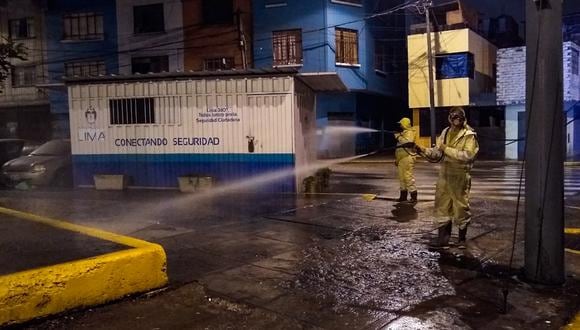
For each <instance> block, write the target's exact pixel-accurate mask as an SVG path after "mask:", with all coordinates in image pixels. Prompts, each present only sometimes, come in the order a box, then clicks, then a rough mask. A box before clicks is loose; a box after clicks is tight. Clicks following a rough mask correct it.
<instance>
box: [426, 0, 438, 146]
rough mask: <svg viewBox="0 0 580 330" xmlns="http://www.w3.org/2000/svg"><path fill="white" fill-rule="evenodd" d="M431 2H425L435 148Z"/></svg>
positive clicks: (430, 115)
mask: <svg viewBox="0 0 580 330" xmlns="http://www.w3.org/2000/svg"><path fill="white" fill-rule="evenodd" d="M431 5H432V3H431V1H430V0H425V1H424V2H423V9H424V10H425V22H426V24H427V70H428V71H429V119H430V125H431V146H435V143H436V141H435V134H436V132H435V129H436V128H435V86H434V83H433V80H434V79H433V51H432V49H431V11H430V8H431Z"/></svg>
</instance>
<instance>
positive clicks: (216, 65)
mask: <svg viewBox="0 0 580 330" xmlns="http://www.w3.org/2000/svg"><path fill="white" fill-rule="evenodd" d="M233 68H234V58H233V57H217V58H206V59H205V60H203V69H204V70H205V71H219V70H231V69H233Z"/></svg>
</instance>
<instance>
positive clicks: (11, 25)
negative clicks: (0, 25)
mask: <svg viewBox="0 0 580 330" xmlns="http://www.w3.org/2000/svg"><path fill="white" fill-rule="evenodd" d="M8 29H9V34H10V38H12V39H26V38H34V37H35V34H34V19H33V18H31V17H27V18H20V19H12V20H10V21H9V22H8Z"/></svg>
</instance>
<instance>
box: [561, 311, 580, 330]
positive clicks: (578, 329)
mask: <svg viewBox="0 0 580 330" xmlns="http://www.w3.org/2000/svg"><path fill="white" fill-rule="evenodd" d="M564 330H580V313H579V314H576V317H574V319H573V320H572V322H570V323H568V325H567V326H566V327H565V328H564Z"/></svg>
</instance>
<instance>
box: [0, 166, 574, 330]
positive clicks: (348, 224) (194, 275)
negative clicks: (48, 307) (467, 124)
mask: <svg viewBox="0 0 580 330" xmlns="http://www.w3.org/2000/svg"><path fill="white" fill-rule="evenodd" d="M437 170H438V168H437V165H432V164H429V163H418V164H417V171H416V173H417V183H418V186H419V203H417V205H411V204H404V203H396V202H394V201H392V200H386V199H382V198H377V199H375V200H372V201H367V200H365V199H363V198H362V196H363V194H376V195H378V196H382V197H396V196H398V190H399V187H398V181H397V178H396V168H395V166H394V165H393V164H392V163H388V162H369V163H365V162H358V163H349V164H338V165H335V166H333V167H332V171H333V174H332V176H331V185H330V187H329V189H328V191H327V192H326V193H324V194H318V195H309V196H304V195H298V196H295V195H291V194H267V195H265V194H264V195H260V194H247V193H243V192H237V193H229V194H221V195H215V196H214V195H201V196H200V195H195V194H194V195H184V194H180V193H178V192H175V191H142V190H139V191H135V190H129V191H125V192H98V191H93V190H87V189H85V190H72V191H71V190H42V191H0V203H1V204H2V205H3V206H5V207H11V208H15V209H20V210H25V211H28V212H33V213H37V214H41V215H44V216H49V217H56V218H60V219H68V220H69V221H71V222H76V223H79V224H82V225H87V226H92V227H97V228H100V229H105V230H109V231H113V232H116V233H119V234H124V235H129V236H133V237H137V238H142V239H145V240H148V241H151V242H154V243H158V244H161V245H162V246H163V247H164V249H165V251H166V253H167V260H168V274H169V280H170V285H169V286H168V287H167V288H166V289H163V290H160V291H156V292H153V293H149V294H145V295H138V296H134V297H128V298H126V299H124V300H121V301H119V302H116V303H112V304H108V305H105V306H100V307H95V308H92V309H85V310H80V311H76V312H70V313H67V314H63V315H59V316H56V317H52V318H49V319H43V320H39V321H34V322H32V323H29V324H27V325H25V327H27V328H31V329H71V328H74V329H77V328H83V329H132V328H140V329H141V328H145V329H233V328H235V329H238V328H252V329H301V328H303V329H313V328H314V329H316V328H321V329H424V328H430V329H496V328H498V329H499V328H505V329H559V328H560V327H562V326H564V325H566V324H567V323H568V322H569V321H570V319H571V318H572V317H573V316H574V315H575V314H576V313H577V312H578V310H579V307H580V298H579V297H580V281H579V279H580V255H579V254H576V253H573V252H567V254H566V266H567V274H568V276H567V282H566V284H565V285H564V286H562V287H557V288H546V287H537V286H532V285H530V284H529V283H526V282H523V281H521V280H520V279H519V278H518V277H517V275H518V270H519V269H520V268H521V267H522V265H523V219H522V217H523V210H522V213H521V216H520V221H521V222H520V226H519V229H518V232H517V235H516V241H515V248H516V250H515V252H516V253H515V258H514V263H513V265H512V267H513V268H512V269H508V267H507V266H508V264H509V259H510V258H509V257H510V252H511V247H512V238H513V228H514V218H515V209H516V202H515V200H516V199H517V193H518V184H519V170H518V168H517V165H515V166H514V165H508V164H502V163H499V162H490V163H486V162H479V163H478V164H477V165H476V167H475V168H474V171H473V184H472V186H473V188H472V208H473V213H474V218H473V224H472V226H471V227H470V229H469V233H468V249H467V250H465V251H462V250H458V249H455V248H452V249H450V250H448V251H445V252H437V251H430V250H429V248H428V246H427V244H428V242H429V240H430V239H432V238H433V237H434V233H435V231H434V227H433V225H432V222H431V219H432V216H433V197H434V196H433V194H434V184H435V182H436V179H437ZM566 180H567V181H566V225H567V227H571V228H572V227H573V228H580V195H579V191H578V189H579V182H580V168H579V167H566ZM521 209H522V208H520V210H521ZM6 234H7V233H6V232H5V233H4V235H6ZM455 236H456V232H455V231H454V238H455ZM568 238H570V240H569V241H573V239H574V238H573V237H568ZM39 239H42V238H39ZM572 243H573V242H572ZM572 243H571V244H572ZM16 257H17V256H15V258H16ZM506 290H507V292H508V293H509V294H508V296H507V304H505V303H504V302H506V300H505V299H504V297H505V296H504V292H506Z"/></svg>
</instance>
